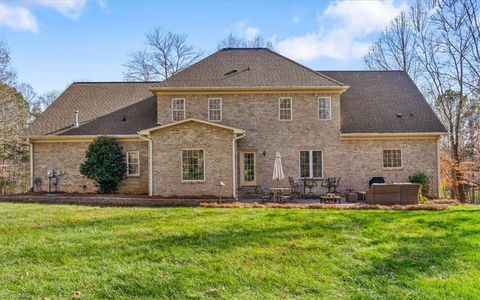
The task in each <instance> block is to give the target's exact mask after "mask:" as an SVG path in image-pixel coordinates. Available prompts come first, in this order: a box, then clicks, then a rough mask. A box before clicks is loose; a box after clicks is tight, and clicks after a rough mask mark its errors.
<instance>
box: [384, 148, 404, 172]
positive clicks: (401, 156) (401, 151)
mask: <svg viewBox="0 0 480 300" xmlns="http://www.w3.org/2000/svg"><path fill="white" fill-rule="evenodd" d="M398 150H400V167H385V165H384V163H383V161H384V157H383V151H398ZM382 167H383V169H384V170H401V169H403V149H401V148H387V149H382Z"/></svg>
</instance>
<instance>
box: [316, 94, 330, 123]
mask: <svg viewBox="0 0 480 300" xmlns="http://www.w3.org/2000/svg"><path fill="white" fill-rule="evenodd" d="M320 99H327V100H328V105H329V107H330V109H329V110H328V119H320ZM317 119H318V120H320V121H330V120H332V97H328V96H321V97H318V99H317Z"/></svg>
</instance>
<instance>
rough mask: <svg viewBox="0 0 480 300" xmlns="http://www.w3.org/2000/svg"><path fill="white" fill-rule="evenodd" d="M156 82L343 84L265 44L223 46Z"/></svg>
mask: <svg viewBox="0 0 480 300" xmlns="http://www.w3.org/2000/svg"><path fill="white" fill-rule="evenodd" d="M233 70H237V71H236V72H232V71H233ZM226 74H227V75H226ZM156 86H157V87H163V88H181V87H184V88H211V87H215V88H217V87H218V88H225V87H250V88H254V87H312V88H322V87H344V86H345V85H344V84H342V83H341V82H339V81H337V80H334V79H332V78H329V77H327V76H325V75H324V74H319V73H318V72H316V71H314V70H312V69H310V68H308V67H306V66H304V65H302V64H300V63H298V62H296V61H293V60H291V59H289V58H287V57H285V56H283V55H281V54H279V53H277V52H275V51H272V50H271V49H268V48H223V49H220V50H218V51H217V52H215V53H213V54H211V55H209V56H207V57H205V58H204V59H202V60H200V61H198V62H197V63H195V64H193V65H192V66H190V67H188V68H186V69H184V70H182V71H180V72H178V73H177V74H175V75H173V76H171V77H170V78H168V79H166V80H164V81H162V82H160V83H159V84H158V85H156Z"/></svg>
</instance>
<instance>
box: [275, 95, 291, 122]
mask: <svg viewBox="0 0 480 300" xmlns="http://www.w3.org/2000/svg"><path fill="white" fill-rule="evenodd" d="M283 99H289V100H290V119H281V118H280V111H281V110H282V108H280V102H281V100H283ZM278 120H279V121H282V122H288V121H292V120H293V99H292V97H280V98H278Z"/></svg>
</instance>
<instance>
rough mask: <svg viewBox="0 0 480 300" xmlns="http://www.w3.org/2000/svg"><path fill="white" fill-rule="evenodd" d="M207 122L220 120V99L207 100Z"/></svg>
mask: <svg viewBox="0 0 480 300" xmlns="http://www.w3.org/2000/svg"><path fill="white" fill-rule="evenodd" d="M208 120H209V121H221V120H222V99H220V98H210V99H208Z"/></svg>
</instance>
